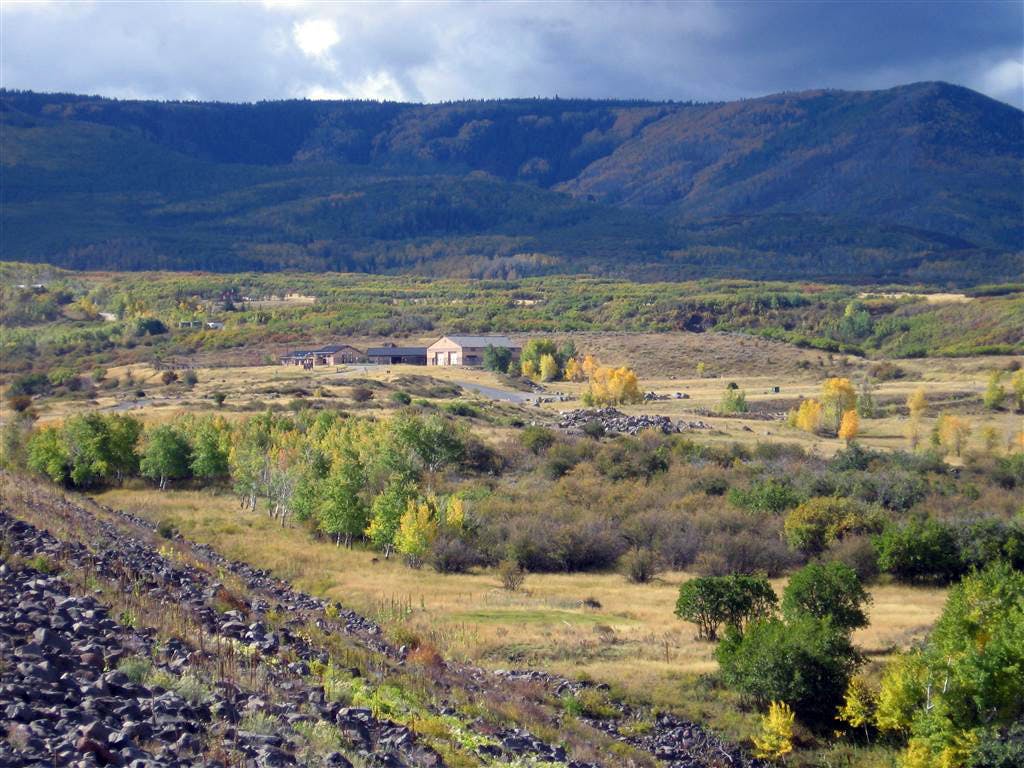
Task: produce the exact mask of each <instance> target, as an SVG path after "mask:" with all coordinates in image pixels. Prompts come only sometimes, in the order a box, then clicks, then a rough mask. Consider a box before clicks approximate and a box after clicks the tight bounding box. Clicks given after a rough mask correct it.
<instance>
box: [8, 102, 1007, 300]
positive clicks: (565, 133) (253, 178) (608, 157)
mask: <svg viewBox="0 0 1024 768" xmlns="http://www.w3.org/2000/svg"><path fill="white" fill-rule="evenodd" d="M0 120H2V122H3V131H2V147H0V148H2V163H3V178H4V184H3V189H2V195H3V197H2V200H0V203H2V224H3V227H2V240H0V247H2V252H3V255H4V258H5V259H8V260H18V261H31V262H49V263H54V264H59V265H63V266H67V267H73V268H80V269H82V268H85V269H141V268H163V269H206V270H213V271H240V270H279V269H300V270H339V271H363V272H379V273H396V272H411V273H418V274H431V275H450V276H457V277H481V278H510V277H511V278H514V277H523V276H527V275H535V274H549V273H575V272H587V273H591V274H598V275H612V276H616V277H627V278H634V279H642V280H665V279H690V278H699V277H704V276H716V277H723V276H726V277H729V276H731V277H745V278H778V279H787V278H788V279H793V278H799V279H804V278H813V279H821V280H831V281H842V282H875V283H878V282H893V283H908V282H913V283H930V284H936V285H969V284H974V283H987V282H996V281H1000V280H1014V279H1020V278H1021V277H1022V276H1024V255H1022V254H1024V199H1022V190H1024V113H1022V112H1021V111H1020V110H1018V109H1015V108H1013V107H1011V106H1008V105H1006V104H1004V103H1002V102H998V101H995V100H993V99H990V98H988V97H986V96H983V95H981V94H979V93H976V92H974V91H971V90H969V89H966V88H962V87H958V86H952V85H948V84H945V83H918V84H913V85H906V86H901V87H897V88H892V89H889V90H884V91H857V92H851V91H835V90H816V91H806V92H801V93H784V94H777V95H773V96H765V97H763V98H757V99H749V100H744V101H736V102H725V103H709V104H695V103H680V102H645V101H628V100H625V101H607V100H577V99H509V100H495V101H465V102H453V103H444V104H429V105H423V104H402V103H391V102H372V101H307V100H302V101H275V102H259V103H255V104H225V103H201V102H150V101H121V100H112V99H104V98H100V97H95V96H76V95H70V94H38V93H31V92H19V91H0Z"/></svg>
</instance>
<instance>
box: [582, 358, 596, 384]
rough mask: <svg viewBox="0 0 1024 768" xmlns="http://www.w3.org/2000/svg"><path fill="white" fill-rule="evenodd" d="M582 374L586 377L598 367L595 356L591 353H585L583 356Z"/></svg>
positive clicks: (591, 374) (592, 373)
mask: <svg viewBox="0 0 1024 768" xmlns="http://www.w3.org/2000/svg"><path fill="white" fill-rule="evenodd" d="M582 367H583V375H584V376H586V377H587V378H588V379H589V378H590V377H591V376H593V375H594V371H596V370H597V368H598V362H597V358H596V357H594V356H593V355H585V356H584V357H583V366H582Z"/></svg>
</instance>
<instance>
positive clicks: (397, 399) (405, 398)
mask: <svg viewBox="0 0 1024 768" xmlns="http://www.w3.org/2000/svg"><path fill="white" fill-rule="evenodd" d="M391 401H392V402H393V403H397V404H398V405H410V404H411V403H412V395H410V394H409V393H408V392H392V393H391Z"/></svg>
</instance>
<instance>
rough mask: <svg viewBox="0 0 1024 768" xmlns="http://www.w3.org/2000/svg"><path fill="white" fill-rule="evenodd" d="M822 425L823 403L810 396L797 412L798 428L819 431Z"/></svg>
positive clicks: (812, 431)
mask: <svg viewBox="0 0 1024 768" xmlns="http://www.w3.org/2000/svg"><path fill="white" fill-rule="evenodd" d="M820 426H821V403H819V402H818V401H817V400H815V399H814V398H813V397H809V398H807V399H806V400H804V401H803V402H802V403H800V407H799V408H798V409H797V412H796V428H797V429H800V430H803V431H804V432H811V433H814V432H817V431H818V428H819V427H820Z"/></svg>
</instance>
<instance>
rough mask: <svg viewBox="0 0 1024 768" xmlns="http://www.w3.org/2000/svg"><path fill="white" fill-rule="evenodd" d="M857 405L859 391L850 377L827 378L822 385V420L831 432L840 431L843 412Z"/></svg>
mask: <svg viewBox="0 0 1024 768" xmlns="http://www.w3.org/2000/svg"><path fill="white" fill-rule="evenodd" d="M856 407H857V391H856V390H855V389H854V388H853V384H851V383H850V380H849V379H843V378H836V377H833V378H831V379H826V380H825V383H824V384H823V385H822V387H821V408H822V421H823V423H824V426H825V427H826V428H827V429H828V430H829V431H831V432H834V433H836V432H838V431H839V424H840V421H841V420H842V418H843V414H844V413H846V412H847V411H850V410H853V409H854V408H856Z"/></svg>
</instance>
